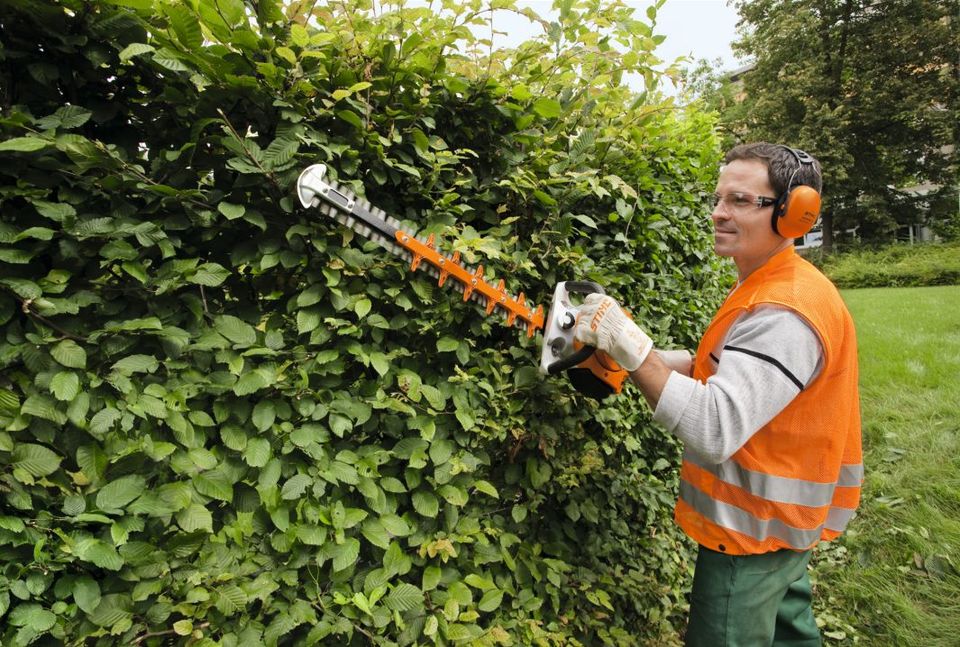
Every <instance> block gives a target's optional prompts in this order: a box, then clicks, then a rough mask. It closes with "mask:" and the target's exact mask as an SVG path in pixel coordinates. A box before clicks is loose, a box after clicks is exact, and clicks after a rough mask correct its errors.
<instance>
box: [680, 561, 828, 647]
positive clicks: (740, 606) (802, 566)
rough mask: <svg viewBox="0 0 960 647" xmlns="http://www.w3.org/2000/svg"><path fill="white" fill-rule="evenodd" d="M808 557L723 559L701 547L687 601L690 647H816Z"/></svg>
mask: <svg viewBox="0 0 960 647" xmlns="http://www.w3.org/2000/svg"><path fill="white" fill-rule="evenodd" d="M810 552H811V551H809V550H808V551H804V552H796V551H792V550H778V551H776V552H773V553H765V554H762V555H725V554H723V553H718V552H716V551H713V550H710V549H709V548H704V547H703V546H701V547H700V552H699V553H698V554H697V568H696V571H695V572H694V575H693V591H692V592H691V596H690V620H689V623H688V625H687V634H686V643H685V644H686V645H687V646H688V647H769V646H770V645H776V646H777V647H780V646H783V647H786V646H787V645H789V646H791V647H819V645H820V631H819V629H817V622H816V620H815V619H814V617H813V608H812V607H811V605H810V603H811V600H812V596H811V592H810V577H809V576H808V575H807V564H808V563H809V562H810Z"/></svg>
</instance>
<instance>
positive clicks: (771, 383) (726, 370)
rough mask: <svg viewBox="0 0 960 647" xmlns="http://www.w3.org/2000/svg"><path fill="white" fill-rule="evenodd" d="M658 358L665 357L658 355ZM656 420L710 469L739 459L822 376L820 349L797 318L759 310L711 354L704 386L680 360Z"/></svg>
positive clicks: (672, 360)
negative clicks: (741, 451)
mask: <svg viewBox="0 0 960 647" xmlns="http://www.w3.org/2000/svg"><path fill="white" fill-rule="evenodd" d="M658 352H660V351H658ZM670 353H672V352H669V353H661V356H662V357H664V359H665V360H666V361H667V363H668V365H669V366H670V367H671V368H673V369H674V372H673V373H671V374H670V377H669V379H668V380H667V383H666V385H665V386H664V388H663V392H662V393H661V395H660V400H659V401H658V402H657V408H656V410H655V411H654V415H653V419H654V420H656V421H657V422H659V423H660V424H662V425H663V426H664V427H666V429H667V430H668V431H670V432H672V433H674V434H676V436H677V437H679V438H680V439H681V440H682V441H683V442H684V444H685V445H686V447H687V449H690V450H692V451H694V452H695V453H696V454H698V455H699V456H700V457H701V458H703V459H704V460H706V461H709V462H710V463H721V462H723V461H725V460H727V459H728V458H729V457H730V456H732V455H733V454H734V453H736V451H737V450H739V449H740V448H741V447H743V445H744V444H745V443H746V442H747V441H748V440H749V439H750V437H751V436H753V434H755V433H756V432H757V431H759V430H760V428H761V427H763V426H764V425H765V424H767V423H768V422H769V421H770V420H771V419H773V417H774V416H776V415H777V414H778V413H780V412H781V411H783V409H784V408H785V407H786V406H787V405H788V404H789V403H790V401H791V400H793V399H794V398H795V397H796V396H797V395H798V394H799V393H800V391H801V390H802V389H803V388H805V387H806V386H807V385H808V384H810V382H812V381H813V380H814V378H816V377H817V375H818V374H819V372H820V368H821V366H822V364H823V346H822V345H821V343H820V339H819V337H818V336H817V334H816V333H815V332H814V331H813V329H812V328H810V326H809V325H808V324H807V323H806V321H804V320H803V318H801V317H800V315H798V314H797V313H795V312H793V311H791V310H787V309H783V308H779V307H776V306H761V307H758V308H756V309H754V310H752V311H750V312H748V313H746V314H743V315H741V316H740V317H739V318H738V319H737V320H736V321H734V323H733V324H732V325H731V326H730V328H729V329H728V330H727V334H726V336H725V338H724V339H723V340H722V341H721V342H720V344H719V345H718V346H717V347H716V348H714V349H713V351H712V352H711V361H714V362H716V363H715V368H716V372H715V373H714V374H713V375H711V376H710V377H709V378H708V379H707V382H706V384H703V383H701V382H698V381H697V380H695V379H693V378H692V377H689V374H690V372H691V371H690V362H689V355H687V362H686V366H684V362H682V361H678V359H679V358H678V356H677V355H676V354H672V355H671V354H670Z"/></svg>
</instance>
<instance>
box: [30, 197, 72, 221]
mask: <svg viewBox="0 0 960 647" xmlns="http://www.w3.org/2000/svg"><path fill="white" fill-rule="evenodd" d="M32 203H33V207H34V208H35V209H36V210H37V213H39V214H40V215H41V216H43V217H44V218H49V219H50V220H53V221H55V222H63V221H64V220H66V219H67V218H72V217H74V216H76V215H77V210H76V209H74V208H73V205H72V204H66V203H64V202H47V201H46V200H33V201H32Z"/></svg>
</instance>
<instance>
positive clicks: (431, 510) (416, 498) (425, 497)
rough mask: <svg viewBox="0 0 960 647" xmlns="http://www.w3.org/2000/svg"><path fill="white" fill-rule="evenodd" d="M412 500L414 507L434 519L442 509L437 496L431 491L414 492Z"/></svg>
mask: <svg viewBox="0 0 960 647" xmlns="http://www.w3.org/2000/svg"><path fill="white" fill-rule="evenodd" d="M411 500H412V502H413V509H414V510H416V511H417V512H419V513H420V514H421V515H423V516H424V517H430V518H431V519H432V518H434V517H436V516H437V513H438V512H439V511H440V503H439V501H437V497H435V496H434V495H433V494H432V493H430V492H424V491H418V492H414V493H413V496H412V497H411Z"/></svg>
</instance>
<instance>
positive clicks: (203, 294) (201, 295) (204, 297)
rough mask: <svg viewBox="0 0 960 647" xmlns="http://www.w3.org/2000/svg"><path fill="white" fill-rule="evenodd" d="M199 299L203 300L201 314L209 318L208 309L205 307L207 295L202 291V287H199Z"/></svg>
mask: <svg viewBox="0 0 960 647" xmlns="http://www.w3.org/2000/svg"><path fill="white" fill-rule="evenodd" d="M200 298H201V299H202V300H203V314H205V315H207V316H209V315H210V308H208V307H207V293H206V292H204V291H203V285H201V286H200Z"/></svg>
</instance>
